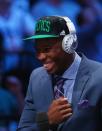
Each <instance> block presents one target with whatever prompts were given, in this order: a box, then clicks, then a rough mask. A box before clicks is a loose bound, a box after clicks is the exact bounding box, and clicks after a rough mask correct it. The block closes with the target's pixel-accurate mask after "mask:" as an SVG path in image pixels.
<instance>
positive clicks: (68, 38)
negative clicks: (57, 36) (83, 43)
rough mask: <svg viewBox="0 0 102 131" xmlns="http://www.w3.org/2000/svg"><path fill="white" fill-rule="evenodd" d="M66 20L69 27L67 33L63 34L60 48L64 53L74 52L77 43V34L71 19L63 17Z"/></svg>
mask: <svg viewBox="0 0 102 131" xmlns="http://www.w3.org/2000/svg"><path fill="white" fill-rule="evenodd" d="M63 18H64V20H65V21H66V25H67V26H68V29H69V34H67V35H65V36H64V38H63V40H62V49H63V50H64V51H65V52H66V53H69V54H71V53H74V52H75V50H76V48H77V46H78V43H77V36H76V30H75V26H74V24H73V23H72V22H71V20H70V19H69V18H68V17H63Z"/></svg>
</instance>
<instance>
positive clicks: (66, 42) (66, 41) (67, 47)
mask: <svg viewBox="0 0 102 131" xmlns="http://www.w3.org/2000/svg"><path fill="white" fill-rule="evenodd" d="M73 42H74V39H73V36H72V35H71V34H68V35H66V36H65V37H64V38H63V40H62V49H63V50H64V51H65V52H67V53H69V54H70V53H72V52H73V50H72V49H71V46H72V44H73Z"/></svg>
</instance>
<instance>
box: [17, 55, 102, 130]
mask: <svg viewBox="0 0 102 131" xmlns="http://www.w3.org/2000/svg"><path fill="white" fill-rule="evenodd" d="M53 99H54V96H53V87H52V81H51V76H50V75H49V74H48V73H47V72H46V70H45V69H44V68H43V67H41V68H38V69H36V70H34V71H33V72H32V74H31V77H30V82H29V87H28V91H27V96H26V99H25V107H24V110H23V113H22V116H21V119H20V123H19V126H18V131H39V126H38V124H37V123H36V121H35V119H36V115H37V113H39V112H47V111H48V108H49V106H50V104H51V103H52V101H53ZM72 109H73V115H72V116H71V117H70V118H69V119H68V120H66V121H65V122H64V123H62V124H60V125H59V126H58V129H57V131H75V130H78V131H102V65H101V64H100V63H98V62H95V61H92V60H89V59H87V58H86V57H85V56H83V57H82V61H81V64H80V67H79V70H78V73H77V77H76V80H75V84H74V89H73V94H72ZM40 122H41V124H42V125H44V124H45V125H46V122H45V121H40ZM44 122H45V123H44Z"/></svg>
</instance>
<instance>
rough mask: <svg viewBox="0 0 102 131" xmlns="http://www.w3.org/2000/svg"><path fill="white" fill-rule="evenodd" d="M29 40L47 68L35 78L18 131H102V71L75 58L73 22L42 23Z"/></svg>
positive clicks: (51, 19) (44, 20)
mask: <svg viewBox="0 0 102 131" xmlns="http://www.w3.org/2000/svg"><path fill="white" fill-rule="evenodd" d="M28 39H35V49H36V56H37V58H38V59H39V60H40V61H41V62H42V64H43V67H40V68H38V69H36V70H34V71H33V72H32V74H31V77H30V82H29V87H28V91H27V96H26V99H25V107H24V110H23V113H22V116H21V119H20V123H19V126H18V131H75V130H76V129H77V130H78V131H101V130H102V125H101V123H102V84H101V82H102V76H101V73H102V68H101V67H102V65H101V64H100V63H98V62H94V61H92V60H89V59H87V58H86V57H85V56H84V55H83V54H77V53H76V52H75V49H76V47H77V36H76V31H75V27H74V25H73V23H72V22H71V21H70V19H69V18H67V17H60V16H48V17H43V18H41V19H40V20H38V22H37V25H36V31H35V35H34V36H32V37H30V38H28Z"/></svg>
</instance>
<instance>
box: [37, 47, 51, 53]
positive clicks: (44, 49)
mask: <svg viewBox="0 0 102 131" xmlns="http://www.w3.org/2000/svg"><path fill="white" fill-rule="evenodd" d="M50 50H51V47H42V48H37V47H36V48H35V52H36V53H48V52H49V51H50Z"/></svg>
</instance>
